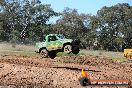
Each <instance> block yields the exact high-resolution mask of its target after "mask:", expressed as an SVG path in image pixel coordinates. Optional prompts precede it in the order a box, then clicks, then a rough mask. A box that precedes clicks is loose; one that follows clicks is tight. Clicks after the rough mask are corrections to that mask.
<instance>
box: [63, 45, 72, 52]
mask: <svg viewBox="0 0 132 88" xmlns="http://www.w3.org/2000/svg"><path fill="white" fill-rule="evenodd" d="M71 51H72V46H71V45H65V46H64V53H67V54H69V53H71Z"/></svg>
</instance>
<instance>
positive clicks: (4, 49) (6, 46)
mask: <svg viewBox="0 0 132 88" xmlns="http://www.w3.org/2000/svg"><path fill="white" fill-rule="evenodd" d="M34 51H35V46H33V45H16V46H15V47H12V44H10V43H0V54H18V55H26V56H36V55H38V54H36V53H35V52H34ZM59 54H61V55H60V56H64V55H65V54H63V55H62V53H58V55H59ZM79 55H93V56H105V57H108V58H111V59H113V60H120V59H122V60H123V59H124V57H123V52H108V51H103V50H80V54H79Z"/></svg>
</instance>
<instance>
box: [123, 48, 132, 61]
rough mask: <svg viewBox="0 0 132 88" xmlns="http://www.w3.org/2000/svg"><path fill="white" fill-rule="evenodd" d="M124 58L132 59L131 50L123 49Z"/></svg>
mask: <svg viewBox="0 0 132 88" xmlns="http://www.w3.org/2000/svg"><path fill="white" fill-rule="evenodd" d="M124 57H126V58H128V59H132V49H124Z"/></svg>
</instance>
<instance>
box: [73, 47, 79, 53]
mask: <svg viewBox="0 0 132 88" xmlns="http://www.w3.org/2000/svg"><path fill="white" fill-rule="evenodd" d="M79 51H80V50H79V47H73V48H72V53H73V54H78V53H79Z"/></svg>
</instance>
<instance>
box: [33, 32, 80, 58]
mask: <svg viewBox="0 0 132 88" xmlns="http://www.w3.org/2000/svg"><path fill="white" fill-rule="evenodd" d="M79 44H80V40H72V39H66V38H65V36H64V35H62V34H49V35H47V36H46V37H45V39H44V41H43V42H38V43H36V52H37V53H39V54H40V55H41V56H42V57H43V58H46V57H50V58H52V59H53V58H55V57H56V54H57V53H58V52H64V53H67V54H69V53H73V54H78V53H79Z"/></svg>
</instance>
